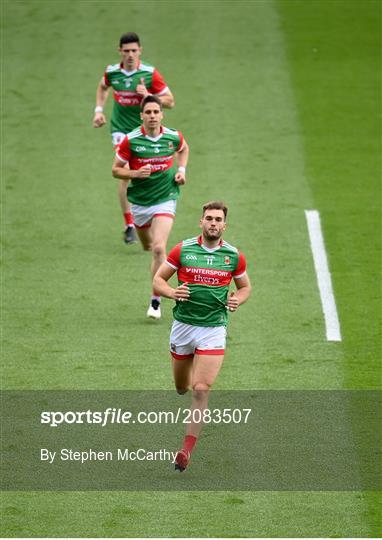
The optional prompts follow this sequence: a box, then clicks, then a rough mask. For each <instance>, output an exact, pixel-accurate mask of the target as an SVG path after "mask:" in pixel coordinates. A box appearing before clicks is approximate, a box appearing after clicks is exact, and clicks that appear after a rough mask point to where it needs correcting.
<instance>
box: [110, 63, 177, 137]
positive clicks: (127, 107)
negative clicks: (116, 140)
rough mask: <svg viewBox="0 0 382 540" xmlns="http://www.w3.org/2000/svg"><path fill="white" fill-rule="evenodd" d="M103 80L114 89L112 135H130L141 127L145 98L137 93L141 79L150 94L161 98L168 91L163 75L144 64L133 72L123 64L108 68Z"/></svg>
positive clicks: (140, 64)
mask: <svg viewBox="0 0 382 540" xmlns="http://www.w3.org/2000/svg"><path fill="white" fill-rule="evenodd" d="M103 78H104V83H105V85H106V86H111V87H112V88H113V95H114V107H113V113H112V116H111V122H110V129H111V132H112V133H113V132H114V131H120V132H122V133H129V132H130V131H132V130H133V129H135V128H136V127H138V126H140V125H141V123H142V121H141V117H140V112H141V111H140V104H141V101H142V99H143V98H142V96H140V95H139V94H137V93H136V91H135V89H136V87H137V86H138V84H141V79H144V83H145V86H146V88H147V90H148V91H149V92H150V94H154V95H156V96H160V95H162V94H164V93H166V92H167V91H168V87H167V85H166V83H165V82H164V80H163V77H162V75H161V74H160V73H159V72H158V71H157V70H156V69H155V68H154V67H153V66H150V65H149V64H143V63H142V62H140V63H139V65H138V67H137V69H135V70H133V71H126V70H125V69H123V65H122V64H114V65H112V66H108V67H107V68H106V71H105V74H104V76H103Z"/></svg>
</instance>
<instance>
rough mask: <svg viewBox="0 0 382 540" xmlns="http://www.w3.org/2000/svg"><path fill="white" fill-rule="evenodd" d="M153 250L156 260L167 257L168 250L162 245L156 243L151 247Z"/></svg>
mask: <svg viewBox="0 0 382 540" xmlns="http://www.w3.org/2000/svg"><path fill="white" fill-rule="evenodd" d="M151 250H152V252H153V257H155V258H156V259H163V260H164V259H165V257H166V248H165V245H164V244H162V243H159V242H158V243H154V244H153V245H152V247H151Z"/></svg>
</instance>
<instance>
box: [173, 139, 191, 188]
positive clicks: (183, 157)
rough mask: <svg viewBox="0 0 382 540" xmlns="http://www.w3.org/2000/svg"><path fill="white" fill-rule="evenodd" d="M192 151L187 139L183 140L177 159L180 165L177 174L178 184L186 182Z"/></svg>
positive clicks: (176, 180)
mask: <svg viewBox="0 0 382 540" xmlns="http://www.w3.org/2000/svg"><path fill="white" fill-rule="evenodd" d="M189 153H190V150H189V147H188V144H187V143H186V141H184V142H183V146H182V149H181V150H179V152H177V153H176V161H177V165H178V172H177V173H176V175H175V182H176V183H177V184H181V185H182V184H185V183H186V167H187V162H188V154H189Z"/></svg>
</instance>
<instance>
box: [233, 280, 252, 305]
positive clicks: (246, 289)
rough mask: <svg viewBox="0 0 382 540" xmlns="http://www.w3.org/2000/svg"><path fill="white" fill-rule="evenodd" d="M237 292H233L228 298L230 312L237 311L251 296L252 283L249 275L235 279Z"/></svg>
mask: <svg viewBox="0 0 382 540" xmlns="http://www.w3.org/2000/svg"><path fill="white" fill-rule="evenodd" d="M234 281H235V285H236V291H232V292H231V293H230V294H229V295H228V298H227V308H228V309H229V311H236V310H237V308H238V307H239V306H241V305H242V304H244V302H246V301H247V300H248V298H249V295H250V294H251V290H252V287H251V283H250V280H249V277H248V275H247V274H244V276H241V277H240V278H234Z"/></svg>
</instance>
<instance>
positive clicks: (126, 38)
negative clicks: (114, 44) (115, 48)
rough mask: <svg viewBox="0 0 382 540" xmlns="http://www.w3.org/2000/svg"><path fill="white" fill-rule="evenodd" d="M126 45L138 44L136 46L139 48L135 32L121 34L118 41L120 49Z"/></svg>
mask: <svg viewBox="0 0 382 540" xmlns="http://www.w3.org/2000/svg"><path fill="white" fill-rule="evenodd" d="M126 43H138V45H139V46H141V43H140V41H139V37H138V34H136V33H135V32H126V34H122V36H121V37H120V39H119V46H120V47H122V45H125V44H126Z"/></svg>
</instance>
